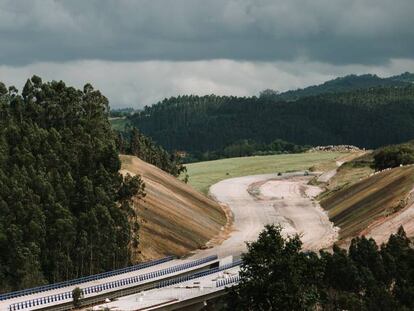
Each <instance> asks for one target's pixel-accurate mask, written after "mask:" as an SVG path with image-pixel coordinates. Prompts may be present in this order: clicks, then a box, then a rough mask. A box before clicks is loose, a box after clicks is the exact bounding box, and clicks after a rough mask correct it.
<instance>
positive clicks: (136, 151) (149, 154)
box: [116, 127, 188, 180]
mask: <svg viewBox="0 0 414 311" xmlns="http://www.w3.org/2000/svg"><path fill="white" fill-rule="evenodd" d="M116 142H117V148H118V150H119V152H120V153H122V154H129V155H135V156H137V157H139V158H140V159H141V160H143V161H145V162H148V163H150V164H152V165H155V166H157V167H158V168H160V169H162V170H163V171H165V172H167V173H169V174H171V175H173V176H175V177H178V176H180V175H181V174H182V173H184V175H185V176H186V171H187V169H186V167H185V166H184V165H183V164H182V157H181V156H179V155H178V154H177V153H176V152H172V153H169V152H168V151H166V150H165V149H164V148H162V147H161V146H159V145H157V144H155V143H154V142H153V141H152V139H151V138H149V137H147V136H145V135H143V134H142V133H140V131H139V130H138V129H137V128H132V129H131V128H129V127H127V128H126V129H125V131H123V132H117V141H116ZM187 179H188V177H187V176H186V177H185V180H187Z"/></svg>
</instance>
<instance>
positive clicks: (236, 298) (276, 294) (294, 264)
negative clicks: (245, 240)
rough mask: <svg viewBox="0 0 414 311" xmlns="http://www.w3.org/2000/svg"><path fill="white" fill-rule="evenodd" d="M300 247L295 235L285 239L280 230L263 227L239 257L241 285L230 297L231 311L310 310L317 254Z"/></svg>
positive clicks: (314, 295) (314, 293)
mask: <svg viewBox="0 0 414 311" xmlns="http://www.w3.org/2000/svg"><path fill="white" fill-rule="evenodd" d="M301 246H302V242H301V241H300V239H299V237H298V236H294V237H291V238H288V239H284V238H283V237H282V235H281V228H280V227H275V226H273V225H271V226H270V225H269V226H266V228H265V230H264V231H263V232H262V233H261V234H260V235H259V239H258V240H257V242H253V243H249V244H248V245H247V249H248V252H247V253H246V254H243V256H242V259H243V265H242V268H241V272H240V276H241V282H240V284H239V285H238V286H237V288H236V289H235V291H234V292H232V293H231V294H230V297H231V298H230V299H229V300H230V301H231V305H230V309H231V310H310V309H312V308H313V307H314V306H315V304H316V302H317V301H318V291H317V284H318V282H319V279H320V276H321V273H320V267H319V265H318V260H317V257H316V255H315V254H307V253H302V252H300V249H301ZM313 263H315V265H314V264H313Z"/></svg>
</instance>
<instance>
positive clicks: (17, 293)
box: [0, 256, 175, 301]
mask: <svg viewBox="0 0 414 311" xmlns="http://www.w3.org/2000/svg"><path fill="white" fill-rule="evenodd" d="M173 259H175V257H174V256H168V257H165V258H161V259H158V260H153V261H148V262H144V263H140V264H137V265H134V266H130V267H126V268H121V269H117V270H113V271H108V272H103V273H99V274H94V275H89V276H85V277H81V278H78V279H73V280H68V281H64V282H59V283H53V284H49V285H43V286H38V287H33V288H28V289H23V290H19V291H15V292H10V293H5V294H1V295H0V301H1V300H7V299H11V298H17V297H21V296H26V295H32V294H36V293H41V292H45V291H48V290H53V289H58V288H62V287H66V286H72V285H77V284H81V283H86V282H90V281H96V280H100V279H104V278H107V277H111V276H115V275H119V274H123V273H128V272H132V271H137V270H141V269H144V268H148V267H152V266H156V265H159V264H162V263H164V262H168V261H171V260H173Z"/></svg>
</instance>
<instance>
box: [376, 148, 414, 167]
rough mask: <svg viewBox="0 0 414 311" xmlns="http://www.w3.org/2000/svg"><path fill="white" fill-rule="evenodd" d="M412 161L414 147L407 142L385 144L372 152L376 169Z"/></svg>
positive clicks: (413, 161) (413, 160) (413, 159)
mask: <svg viewBox="0 0 414 311" xmlns="http://www.w3.org/2000/svg"><path fill="white" fill-rule="evenodd" d="M412 163H414V147H413V146H412V145H409V144H404V145H392V146H387V147H384V148H381V149H379V150H378V151H377V152H376V153H375V154H374V168H375V170H377V171H379V170H383V169H386V168H392V167H398V166H400V165H407V164H412Z"/></svg>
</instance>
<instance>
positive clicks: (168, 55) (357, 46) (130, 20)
mask: <svg viewBox="0 0 414 311" xmlns="http://www.w3.org/2000/svg"><path fill="white" fill-rule="evenodd" d="M413 13H414V1H413V0H393V1H390V0H233V1H232V0H209V1H207V0H164V1H161V0H148V1H147V0H136V1H115V0H114V1H105V0H66V1H53V0H38V1H29V0H19V1H15V0H10V1H1V0H0V36H1V37H0V39H1V42H2V43H1V49H0V63H1V64H3V65H24V64H30V63H33V62H38V61H57V62H61V61H70V60H81V59H83V60H85V59H101V60H110V61H143V60H172V61H175V60H209V59H217V58H227V59H234V60H249V61H290V60H294V59H307V60H310V61H322V62H328V63H332V64H381V63H385V62H387V61H389V60H390V59H393V58H394V59H395V58H412V57H413V55H414V19H413V18H412V14H413Z"/></svg>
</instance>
